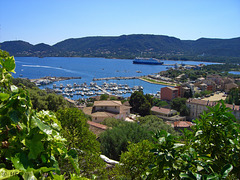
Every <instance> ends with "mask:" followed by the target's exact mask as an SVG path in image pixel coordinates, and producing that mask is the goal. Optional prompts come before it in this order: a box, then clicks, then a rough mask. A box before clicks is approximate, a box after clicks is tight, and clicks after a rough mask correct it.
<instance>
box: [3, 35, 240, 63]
mask: <svg viewBox="0 0 240 180" xmlns="http://www.w3.org/2000/svg"><path fill="white" fill-rule="evenodd" d="M0 48H1V49H2V50H6V51H8V52H9V53H10V54H11V55H14V56H41V57H44V56H56V57H59V56H60V57H61V56H65V57H66V56H67V57H68V56H69V57H76V56H78V57H105V58H135V57H136V56H142V57H156V58H163V59H179V60H202V59H206V61H210V60H214V58H215V59H217V60H214V61H219V62H223V61H226V58H227V59H228V60H229V59H230V60H231V62H239V60H240V37H236V38H230V39H221V38H199V39H197V40H181V39H179V38H176V37H172V36H165V35H152V34H131V35H121V36H90V37H83V38H69V39H65V40H63V41H60V42H58V43H56V44H54V45H52V46H51V45H48V44H45V43H39V44H36V45H32V44H30V43H28V42H25V41H21V40H19V41H5V42H3V43H0ZM223 59H225V60H223Z"/></svg>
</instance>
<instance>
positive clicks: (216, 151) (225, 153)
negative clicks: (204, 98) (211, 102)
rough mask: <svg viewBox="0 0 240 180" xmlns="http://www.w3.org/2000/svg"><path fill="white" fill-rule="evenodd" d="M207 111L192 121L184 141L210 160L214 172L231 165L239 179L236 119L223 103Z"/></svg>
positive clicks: (237, 127)
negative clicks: (191, 126) (191, 127)
mask: <svg viewBox="0 0 240 180" xmlns="http://www.w3.org/2000/svg"><path fill="white" fill-rule="evenodd" d="M209 111H210V112H208V113H206V112H204V113H203V114H202V115H201V117H200V119H197V120H195V121H194V123H196V125H195V126H194V127H193V132H192V133H189V132H188V134H186V135H185V138H186V141H187V142H190V143H189V145H191V147H193V148H195V149H197V150H198V153H199V154H205V155H208V156H209V157H210V158H211V163H212V165H211V168H212V169H213V170H214V171H218V170H219V169H221V168H222V167H224V166H225V165H226V164H231V165H233V171H232V172H233V173H234V174H235V175H237V176H238V177H239V176H240V173H239V168H240V148H239V147H240V146H239V145H240V142H239V135H240V125H239V124H236V123H235V122H236V118H235V117H234V115H232V113H231V112H230V111H231V110H230V108H227V107H226V106H225V104H224V103H223V102H221V104H217V105H216V106H214V107H209ZM190 138H191V140H190Z"/></svg>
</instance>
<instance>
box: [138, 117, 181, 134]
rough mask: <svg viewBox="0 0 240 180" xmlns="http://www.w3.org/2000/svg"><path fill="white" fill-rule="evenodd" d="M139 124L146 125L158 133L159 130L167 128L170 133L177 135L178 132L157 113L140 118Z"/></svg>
mask: <svg viewBox="0 0 240 180" xmlns="http://www.w3.org/2000/svg"><path fill="white" fill-rule="evenodd" d="M138 121H139V124H140V126H142V127H145V128H146V129H147V130H149V131H151V132H153V133H156V132H157V131H159V130H165V131H167V132H168V133H171V134H174V135H177V132H176V131H175V130H174V129H173V128H172V127H171V126H170V125H168V124H166V123H165V122H164V121H163V120H162V119H161V118H159V117H157V116H155V115H148V116H145V117H139V118H138Z"/></svg>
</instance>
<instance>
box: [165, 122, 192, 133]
mask: <svg viewBox="0 0 240 180" xmlns="http://www.w3.org/2000/svg"><path fill="white" fill-rule="evenodd" d="M166 123H167V124H168V125H170V126H171V127H172V128H174V130H176V131H179V132H181V130H184V129H191V127H192V126H193V125H194V124H193V123H192V122H189V121H174V122H172V121H167V122H166Z"/></svg>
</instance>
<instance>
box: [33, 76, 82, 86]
mask: <svg viewBox="0 0 240 180" xmlns="http://www.w3.org/2000/svg"><path fill="white" fill-rule="evenodd" d="M81 78H82V77H51V76H45V77H42V78H38V79H30V81H31V82H33V83H35V84H36V85H47V84H50V83H53V82H56V81H65V80H70V79H81Z"/></svg>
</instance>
